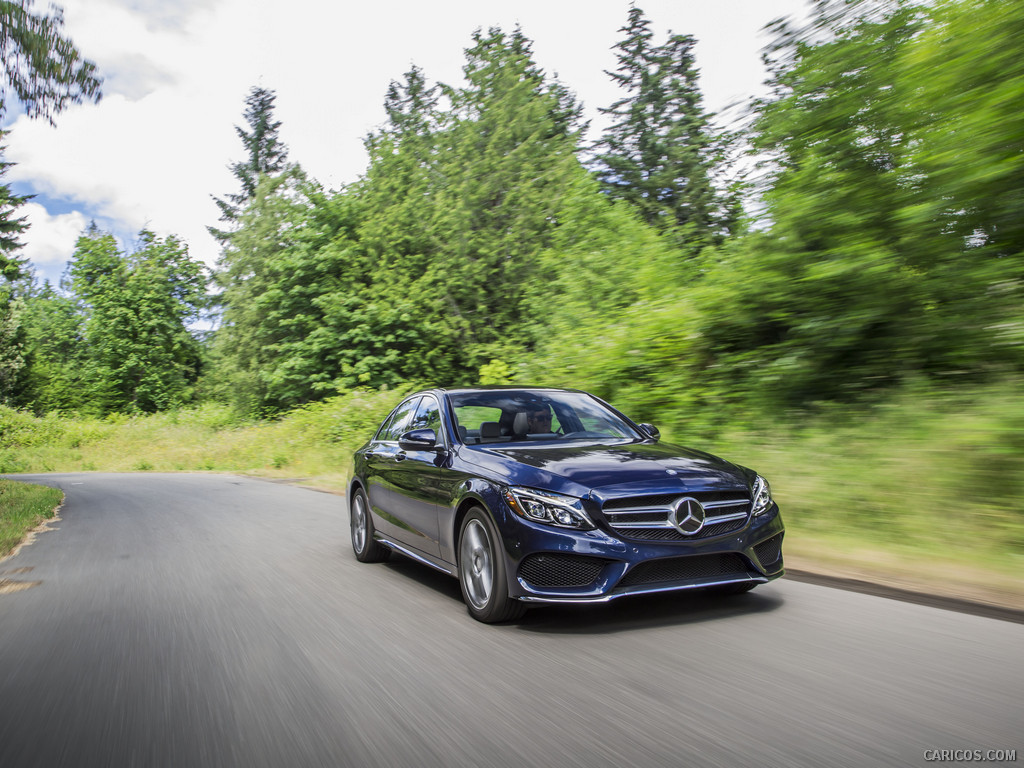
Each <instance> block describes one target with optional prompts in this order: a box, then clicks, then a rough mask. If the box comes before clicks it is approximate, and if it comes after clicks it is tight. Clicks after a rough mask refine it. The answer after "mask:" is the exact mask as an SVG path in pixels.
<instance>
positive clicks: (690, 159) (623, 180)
mask: <svg viewBox="0 0 1024 768" xmlns="http://www.w3.org/2000/svg"><path fill="white" fill-rule="evenodd" d="M620 31H621V32H622V33H623V34H624V35H625V37H624V39H623V40H622V41H621V42H620V43H619V44H618V45H617V46H616V50H617V57H618V61H619V66H618V67H617V68H616V70H615V71H614V72H608V73H607V74H608V75H609V76H610V77H611V78H612V80H614V81H615V83H616V84H617V85H618V86H619V87H620V88H621V89H622V90H624V91H625V92H626V93H625V95H624V96H623V97H622V98H621V99H619V100H618V101H616V102H615V103H614V104H613V105H612V106H611V107H608V108H606V109H601V110H600V111H601V112H602V113H604V114H606V115H609V116H610V117H611V118H612V123H611V125H609V126H608V128H607V129H606V131H605V133H604V136H603V137H602V138H601V140H600V141H599V142H598V143H597V146H596V149H597V157H596V159H597V173H598V178H599V179H600V180H601V184H602V188H603V189H604V191H605V192H606V193H607V194H608V195H610V196H611V197H612V198H614V199H621V200H626V201H628V202H629V203H630V204H632V205H633V206H634V207H635V208H636V209H637V210H638V211H639V212H640V215H641V216H642V217H643V219H644V221H646V222H647V223H648V224H651V225H653V226H655V227H657V228H658V229H659V230H661V231H663V232H669V233H671V234H672V235H673V237H674V238H675V239H676V241H677V242H679V243H680V244H687V243H694V242H695V243H696V244H697V245H699V244H700V243H701V242H705V241H708V240H709V239H712V238H713V237H715V236H718V235H720V234H721V233H720V230H721V228H722V223H723V222H721V221H718V220H716V215H717V214H718V211H719V209H720V208H722V205H721V202H720V201H718V200H717V197H716V192H715V190H714V188H713V186H712V184H711V170H712V166H713V160H714V158H713V157H712V155H713V143H714V137H713V136H712V132H711V128H710V116H709V115H708V114H707V113H706V112H705V111H704V108H703V106H702V97H701V93H700V88H699V86H698V83H697V77H698V71H697V68H696V66H695V62H694V57H693V47H694V44H695V40H694V38H693V37H691V36H689V35H670V36H669V39H668V41H667V42H666V43H665V44H663V45H660V46H656V45H653V44H652V42H651V39H652V36H653V34H652V32H651V29H650V22H649V20H648V19H647V18H646V17H645V16H644V14H643V11H641V10H640V8H638V7H636V6H635V5H634V6H632V7H631V8H630V10H629V15H628V21H627V23H626V26H625V27H623V28H622V29H621V30H620Z"/></svg>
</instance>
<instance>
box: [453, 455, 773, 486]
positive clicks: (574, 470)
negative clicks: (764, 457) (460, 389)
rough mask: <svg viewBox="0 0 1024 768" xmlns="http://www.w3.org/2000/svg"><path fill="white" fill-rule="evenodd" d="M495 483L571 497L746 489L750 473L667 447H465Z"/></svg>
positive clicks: (470, 458) (467, 457)
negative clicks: (593, 494)
mask: <svg viewBox="0 0 1024 768" xmlns="http://www.w3.org/2000/svg"><path fill="white" fill-rule="evenodd" d="M460 456H461V457H462V458H463V459H464V460H465V461H468V462H470V463H472V464H475V465H477V466H479V467H480V468H481V469H484V470H489V472H488V473H487V474H489V475H491V476H492V477H493V479H495V480H497V481H499V482H502V483H506V484H509V485H524V486H529V487H535V488H545V489H547V490H551V491H556V492H560V493H568V494H571V495H574V496H585V495H587V493H588V492H590V491H595V495H596V496H598V497H611V496H618V495H621V494H625V493H646V492H661V491H680V492H689V491H694V492H695V491H701V490H712V489H736V488H740V487H742V488H749V487H750V485H751V483H752V482H753V478H754V474H753V473H752V472H751V471H750V470H747V469H744V468H742V467H738V466H736V465H735V464H730V463H729V462H727V461H725V460H724V459H720V458H718V457H717V456H712V455H711V454H709V453H704V452H702V451H695V450H692V449H690V448H683V447H681V446H677V445H670V444H667V443H652V442H646V441H645V442H622V443H620V444H613V445H609V444H607V443H594V442H579V441H577V442H571V443H570V442H566V443H561V442H551V443H536V444H533V445H523V444H518V445H515V444H512V445H507V446H506V445H503V444H501V443H499V444H494V445H487V446H463V448H462V450H461V451H460Z"/></svg>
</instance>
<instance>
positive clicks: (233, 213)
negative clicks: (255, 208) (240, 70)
mask: <svg viewBox="0 0 1024 768" xmlns="http://www.w3.org/2000/svg"><path fill="white" fill-rule="evenodd" d="M276 99H277V95H276V94H275V93H274V91H271V90H268V89H266V88H261V87H259V86H253V87H252V89H251V90H250V91H249V95H248V96H247V97H246V99H245V104H246V109H245V113H244V117H245V121H246V124H247V125H248V127H249V130H248V131H247V130H245V129H244V128H241V127H239V126H237V125H236V126H235V133H237V134H238V138H240V139H241V140H242V145H243V146H244V147H245V150H246V152H247V153H248V156H247V157H246V159H245V160H242V161H239V162H237V163H233V164H232V165H231V166H230V168H231V172H232V173H233V174H234V175H235V178H236V179H238V182H239V184H240V185H241V189H240V191H238V192H235V193H230V194H228V195H226V196H225V197H224V198H223V199H222V198H218V197H214V198H213V199H214V202H216V203H217V208H218V209H219V210H220V221H222V222H224V223H225V225H226V228H225V229H221V228H218V227H207V229H208V230H209V232H210V234H211V235H213V236H214V237H215V238H217V239H218V240H220V241H221V242H222V243H223V242H225V241H227V239H228V237H229V236H230V234H231V232H232V231H233V229H234V228H235V227H236V226H237V224H238V220H239V217H240V216H241V214H242V211H244V210H245V207H246V205H248V204H249V202H250V201H251V200H252V199H253V198H254V197H255V196H256V187H257V186H258V185H259V182H260V177H261V176H274V175H277V174H279V173H281V172H282V171H283V170H284V169H285V168H286V166H287V160H288V148H287V147H286V146H285V145H284V144H283V143H282V142H281V141H280V139H278V136H277V132H278V129H279V128H280V127H281V122H280V121H279V120H274V101H275V100H276Z"/></svg>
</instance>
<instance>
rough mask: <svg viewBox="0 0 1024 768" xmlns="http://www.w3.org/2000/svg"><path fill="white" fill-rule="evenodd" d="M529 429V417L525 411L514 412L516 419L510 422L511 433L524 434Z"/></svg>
mask: <svg viewBox="0 0 1024 768" xmlns="http://www.w3.org/2000/svg"><path fill="white" fill-rule="evenodd" d="M529 431H530V419H529V417H528V416H527V415H526V411H520V412H519V413H517V414H516V420H515V421H513V422H512V433H513V434H516V435H525V434H526V433H527V432H529Z"/></svg>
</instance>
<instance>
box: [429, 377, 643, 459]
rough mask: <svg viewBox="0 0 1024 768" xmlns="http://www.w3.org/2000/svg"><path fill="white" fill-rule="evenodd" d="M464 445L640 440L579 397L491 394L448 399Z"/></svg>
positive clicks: (615, 417)
mask: <svg viewBox="0 0 1024 768" xmlns="http://www.w3.org/2000/svg"><path fill="white" fill-rule="evenodd" d="M448 397H449V400H450V402H451V404H452V410H453V413H454V415H455V423H456V427H457V428H458V430H459V435H460V436H461V438H462V442H464V443H466V444H467V445H476V444H480V443H510V442H524V441H530V442H537V441H541V440H598V439H601V440H608V439H611V440H640V439H643V435H640V434H638V433H637V432H636V430H634V429H633V428H632V427H631V426H630V425H629V424H627V423H626V422H625V421H623V419H622V418H621V417H620V416H618V415H617V414H615V413H614V412H613V411H611V410H609V409H608V408H606V407H605V406H603V405H602V404H601V403H599V402H597V401H596V400H595V399H594V398H592V397H590V396H589V395H586V394H583V393H582V392H557V391H549V390H511V389H509V390H493V391H482V392H459V393H453V394H450V395H449V396H448Z"/></svg>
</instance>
